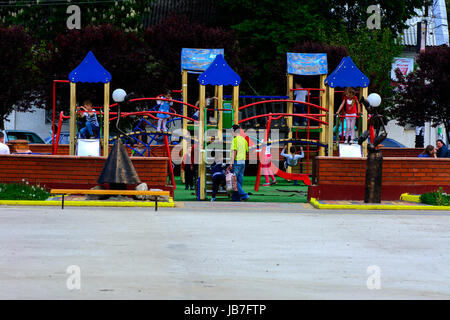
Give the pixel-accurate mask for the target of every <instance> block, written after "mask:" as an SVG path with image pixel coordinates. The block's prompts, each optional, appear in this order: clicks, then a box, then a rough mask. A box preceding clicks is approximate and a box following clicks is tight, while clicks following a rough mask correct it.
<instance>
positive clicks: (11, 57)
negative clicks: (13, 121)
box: [0, 27, 36, 129]
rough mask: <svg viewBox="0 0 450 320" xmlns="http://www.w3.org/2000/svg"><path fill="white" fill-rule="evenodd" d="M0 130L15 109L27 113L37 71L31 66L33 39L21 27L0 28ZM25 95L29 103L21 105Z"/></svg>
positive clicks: (32, 64) (24, 102)
mask: <svg viewBox="0 0 450 320" xmlns="http://www.w3.org/2000/svg"><path fill="white" fill-rule="evenodd" d="M0 43H1V44H2V49H1V50H0V61H1V63H2V66H1V68H0V129H4V121H5V119H6V117H7V116H8V115H9V114H10V113H11V112H12V111H13V107H14V106H15V107H16V108H17V110H18V111H26V110H28V109H29V108H30V107H31V103H32V102H33V100H34V99H33V95H34V94H35V92H34V91H32V88H33V86H34V83H35V81H34V79H35V77H34V76H35V74H36V69H35V67H34V63H33V45H34V38H33V37H32V36H31V35H30V34H28V33H27V32H26V31H25V30H24V28H22V27H10V28H3V27H0ZM24 93H28V95H29V96H30V98H31V99H30V101H27V102H26V101H23V95H24Z"/></svg>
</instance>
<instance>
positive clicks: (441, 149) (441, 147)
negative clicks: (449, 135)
mask: <svg viewBox="0 0 450 320" xmlns="http://www.w3.org/2000/svg"><path fill="white" fill-rule="evenodd" d="M436 149H437V152H436V156H437V157H438V158H450V151H449V150H448V148H447V146H446V145H445V143H444V141H443V140H442V139H438V140H437V141H436Z"/></svg>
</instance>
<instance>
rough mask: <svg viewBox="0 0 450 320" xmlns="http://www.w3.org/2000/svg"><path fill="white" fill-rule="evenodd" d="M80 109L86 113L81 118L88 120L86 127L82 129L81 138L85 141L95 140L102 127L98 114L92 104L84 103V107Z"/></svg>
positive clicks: (89, 102) (87, 101)
mask: <svg viewBox="0 0 450 320" xmlns="http://www.w3.org/2000/svg"><path fill="white" fill-rule="evenodd" d="M79 109H80V110H83V111H84V112H83V113H82V114H81V117H85V118H86V126H85V127H84V128H82V129H80V137H81V138H83V139H89V138H91V139H92V138H95V136H96V134H97V133H98V131H99V129H100V126H99V125H98V120H97V114H96V113H95V111H94V110H93V109H92V102H91V101H89V100H86V101H84V103H83V106H82V107H80V108H79Z"/></svg>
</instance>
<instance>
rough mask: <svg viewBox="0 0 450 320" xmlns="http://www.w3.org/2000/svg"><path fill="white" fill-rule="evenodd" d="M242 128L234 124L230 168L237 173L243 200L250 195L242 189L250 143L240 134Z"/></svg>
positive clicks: (240, 195) (239, 191)
mask: <svg viewBox="0 0 450 320" xmlns="http://www.w3.org/2000/svg"><path fill="white" fill-rule="evenodd" d="M240 133H241V128H240V127H239V126H238V125H237V124H235V125H233V137H234V138H233V141H232V143H231V159H230V160H231V161H230V169H231V170H233V172H234V174H235V175H236V182H237V188H238V191H237V192H238V193H239V198H240V200H241V201H246V200H248V198H249V195H248V194H247V193H246V192H245V191H244V190H243V189H242V185H243V182H244V171H245V160H246V159H247V153H248V143H247V140H245V138H244V137H242V136H241V135H240Z"/></svg>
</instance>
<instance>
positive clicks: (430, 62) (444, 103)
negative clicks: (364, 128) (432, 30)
mask: <svg viewBox="0 0 450 320" xmlns="http://www.w3.org/2000/svg"><path fill="white" fill-rule="evenodd" d="M416 62H417V64H418V69H417V70H415V71H414V72H411V73H410V74H408V75H407V76H406V77H404V76H403V75H402V74H401V73H400V72H397V73H396V74H397V78H398V86H397V90H398V94H397V95H396V101H395V102H396V104H395V105H394V106H393V107H392V108H391V112H392V114H393V116H394V117H395V119H396V120H397V121H398V123H399V124H400V125H403V126H404V125H406V124H408V123H409V124H413V125H416V126H422V125H423V123H424V122H428V121H429V122H431V123H432V125H433V126H438V125H441V124H443V125H444V126H445V129H446V131H447V136H448V138H450V94H449V88H450V73H449V70H450V48H449V47H448V46H446V45H443V46H439V47H433V48H427V50H426V51H425V52H422V53H420V54H419V56H418V57H417V60H416Z"/></svg>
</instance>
